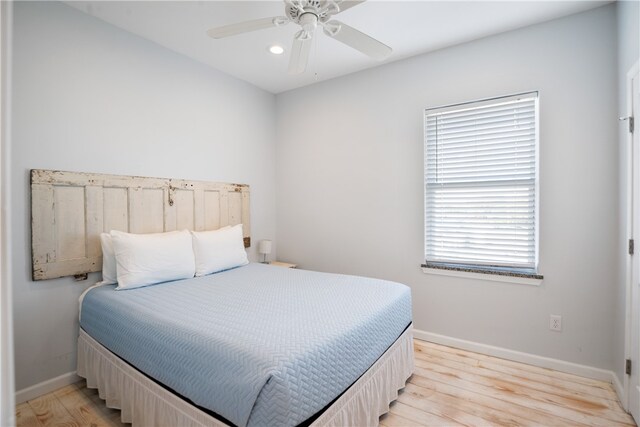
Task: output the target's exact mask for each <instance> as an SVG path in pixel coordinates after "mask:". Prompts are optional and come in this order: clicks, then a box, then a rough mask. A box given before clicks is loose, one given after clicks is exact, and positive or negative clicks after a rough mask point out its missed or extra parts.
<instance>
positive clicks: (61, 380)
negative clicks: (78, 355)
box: [16, 371, 82, 405]
mask: <svg viewBox="0 0 640 427" xmlns="http://www.w3.org/2000/svg"><path fill="white" fill-rule="evenodd" d="M81 379H82V378H80V377H79V376H78V375H76V372H75V371H73V372H69V373H66V374H63V375H60V376H59V377H55V378H52V379H50V380H47V381H43V382H41V383H38V384H35V385H32V386H31V387H27V388H23V389H22V390H19V391H17V392H16V405H19V404H21V403H24V402H26V401H27V400H31V399H35V398H36V397H40V396H42V395H44V394H47V393H51V392H52V391H55V390H57V389H59V388H62V387H64V386H67V385H69V384H73V383H77V382H78V381H80V380H81Z"/></svg>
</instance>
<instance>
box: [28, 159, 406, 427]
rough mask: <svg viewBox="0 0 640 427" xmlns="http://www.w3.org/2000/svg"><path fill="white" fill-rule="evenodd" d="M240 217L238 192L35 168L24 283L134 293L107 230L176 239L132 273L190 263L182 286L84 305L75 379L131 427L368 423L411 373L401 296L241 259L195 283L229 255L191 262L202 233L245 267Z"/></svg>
mask: <svg viewBox="0 0 640 427" xmlns="http://www.w3.org/2000/svg"><path fill="white" fill-rule="evenodd" d="M250 212H251V209H250V204H249V186H248V185H246V184H235V183H220V182H205V181H192V180H183V179H173V178H150V177H139V176H122V175H107V174H96V173H82V172H65V171H50V170H37V169H35V170H32V171H31V216H32V218H31V219H32V221H31V229H32V245H31V247H32V258H33V260H32V274H33V278H34V280H48V279H52V278H57V277H65V276H73V277H75V278H76V280H84V279H86V278H87V277H88V273H91V272H97V271H102V277H103V281H105V282H108V283H116V282H117V283H118V287H120V288H121V287H127V286H128V285H129V286H130V285H132V283H128V284H127V281H128V279H125V278H127V277H128V278H129V279H130V276H128V275H127V274H125V273H123V271H121V267H124V266H125V264H122V263H121V261H123V260H124V258H122V259H120V258H119V259H118V260H117V264H118V268H117V270H116V269H115V264H114V263H115V262H116V260H115V259H114V255H113V253H109V250H105V248H106V247H105V246H104V240H103V237H104V236H103V234H104V233H108V234H109V236H110V238H111V240H112V243H114V242H116V241H119V242H120V243H122V242H123V239H124V240H128V239H130V238H133V237H134V236H138V237H135V239H137V240H142V241H146V240H149V239H151V240H153V241H154V242H160V240H154V239H159V238H160V239H166V238H171V239H174V238H175V239H178V240H179V241H180V242H182V244H183V245H184V247H183V248H182V249H180V250H177V249H176V248H177V246H175V245H174V244H173V243H171V244H170V245H168V246H166V247H164V249H162V250H161V251H160V252H162V254H161V255H162V257H167V258H165V259H166V260H167V263H164V262H163V263H160V264H156V265H155V267H151V268H150V267H148V266H145V267H144V268H142V270H144V271H146V272H152V273H153V275H156V274H160V271H161V270H167V271H164V273H163V274H167V273H169V274H173V273H176V274H177V273H178V270H176V269H173V268H169V267H168V266H167V265H168V264H171V263H172V262H174V261H176V260H177V259H181V258H183V256H184V258H188V257H187V256H186V255H187V254H191V255H194V253H195V258H196V261H195V264H196V268H195V271H192V270H191V269H192V268H193V267H194V265H193V264H190V267H189V271H188V274H187V275H184V276H180V277H179V278H183V279H184V280H174V281H167V280H173V279H167V280H155V282H154V283H157V282H165V283H159V284H154V285H153V286H146V287H139V288H134V289H124V290H118V291H116V290H115V289H114V287H115V285H102V286H97V287H92V288H90V289H88V290H87V291H86V292H85V293H84V294H83V296H82V298H81V302H80V316H81V317H80V335H79V338H78V369H77V372H78V374H79V375H80V376H82V377H84V378H86V380H87V386H88V387H90V388H97V389H98V391H99V395H100V397H101V398H102V399H104V400H105V401H106V404H107V405H108V406H110V407H113V408H118V409H121V411H122V413H121V418H122V420H123V421H125V422H130V423H133V425H134V426H145V427H146V426H172V427H175V426H231V425H235V426H238V427H245V426H248V427H253V426H258V425H265V426H269V425H278V426H281V425H283V426H285V425H290V426H294V425H301V426H307V425H312V426H320V425H323V426H332V425H334V426H345V425H350V426H362V425H377V423H378V418H379V416H380V415H382V414H383V413H385V412H387V411H388V409H389V403H390V402H391V401H393V400H394V399H395V398H396V397H397V393H398V390H399V389H401V388H403V387H404V385H405V382H406V380H407V379H408V378H409V376H410V375H411V373H412V372H413V363H414V362H413V341H412V323H411V294H410V291H409V288H407V287H406V286H404V285H401V284H397V283H392V282H388V281H384V280H374V279H366V278H363V277H355V276H346V275H336V274H327V273H319V272H311V271H304V270H293V269H285V268H281V267H275V266H268V265H263V264H249V265H244V264H245V263H244V262H243V263H240V264H235V265H243V266H241V267H237V268H232V269H229V270H226V271H222V270H224V269H225V268H220V267H218V268H216V269H214V270H215V271H217V272H216V273H215V274H207V275H203V276H202V277H198V276H200V274H199V271H200V270H199V269H200V266H202V265H204V266H205V267H207V266H208V267H210V265H209V262H210V261H211V262H213V264H215V263H216V262H218V261H220V259H222V258H226V257H227V255H229V254H230V252H221V253H218V255H220V254H222V255H224V256H222V257H221V258H219V257H218V255H211V256H204V257H200V256H199V255H198V254H199V253H200V252H199V250H196V248H198V247H200V246H198V245H200V244H204V246H203V247H202V248H204V247H208V246H206V245H207V244H205V243H203V242H206V241H208V240H207V239H209V238H210V237H211V236H212V235H211V233H214V234H215V235H216V236H221V235H222V234H229V233H231V234H233V233H236V237H235V240H234V247H235V249H234V253H237V254H238V255H242V258H243V259H246V261H247V262H248V259H247V254H246V252H245V248H246V247H249V246H250V245H251V221H250V218H249V216H250ZM187 230H188V231H187ZM222 230H227V231H224V232H223V231H222ZM234 230H235V231H234ZM185 233H187V236H188V235H189V234H191V235H192V238H191V237H186V239H187V240H188V242H187V240H185V239H184V238H183V237H184V234H185ZM198 233H203V234H202V235H200V234H198ZM220 233H222V234H220ZM205 235H206V236H209V237H206V236H205ZM118 236H120V237H118ZM127 236H128V237H127ZM141 236H147V237H141ZM154 236H155V237H154ZM160 236H164V237H160ZM167 236H169V237H167ZM170 236H173V237H170ZM198 236H200V237H198ZM125 237H126V239H125ZM203 239H204V240H203ZM216 239H217V238H216ZM216 239H214V240H216ZM151 240H149V241H151ZM178 240H175V241H176V242H178ZM162 241H165V244H166V240H162ZM171 241H172V242H173V240H171ZM196 242H199V243H198V244H196ZM209 243H211V242H209ZM218 243H219V242H218ZM214 246H215V245H214ZM145 247H146V248H147V249H146V250H140V251H138V252H136V251H134V252H135V253H136V254H138V255H141V256H143V258H144V257H145V256H147V255H149V256H150V259H155V257H156V256H157V255H159V254H158V253H156V254H155V255H153V256H151V255H150V254H151V253H152V252H155V251H157V250H159V249H158V246H156V245H155V244H153V245H151V246H145ZM172 251H176V256H175V257H171V256H169V255H168V254H169V253H170V252H172ZM111 252H113V250H111ZM192 252H193V253H192ZM129 255H131V254H129ZM191 255H189V256H191ZM136 256H137V255H136ZM134 258H135V257H134ZM127 259H128V260H129V261H131V259H133V258H131V259H129V258H127ZM158 259H160V258H158ZM203 260H204V263H203V264H201V263H200V261H203ZM156 261H157V260H156ZM123 262H124V261H123ZM176 262H177V261H176ZM190 262H191V261H190ZM109 265H110V266H111V267H110V268H112V269H113V270H112V272H111V274H110V275H109V274H106V273H108V270H109V268H108V266H109ZM131 265H134V266H136V265H137V266H138V267H140V265H138V264H136V263H135V262H133V263H132V264H131ZM131 265H130V266H131ZM185 265H186V264H185ZM208 267H207V268H208ZM229 268H230V267H229ZM185 271H186V270H185ZM116 273H117V274H116ZM121 273H123V274H122V275H121ZM205 273H206V271H205V272H204V273H203V274H205ZM109 276H111V278H113V277H114V276H117V280H111V281H109V280H108V277H109ZM134 276H135V275H134ZM143 276H144V274H143ZM193 276H196V277H193ZM140 284H141V283H137V285H140Z"/></svg>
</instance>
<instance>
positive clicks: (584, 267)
mask: <svg viewBox="0 0 640 427" xmlns="http://www.w3.org/2000/svg"><path fill="white" fill-rule="evenodd" d="M615 25H616V10H615V6H614V5H608V6H605V7H602V8H599V9H595V10H593V11H589V12H585V13H582V14H579V15H574V16H570V17H567V18H562V19H559V20H556V21H551V22H548V23H544V24H540V25H535V26H532V27H528V28H524V29H521V30H517V31H513V32H509V33H504V34H501V35H497V36H492V37H489V38H486V39H482V40H478V41H474V42H471V43H467V44H463V45H459V46H456V47H452V48H448V49H444V50H441V51H437V52H434V53H430V54H426V55H422V56H418V57H414V58H410V59H407V60H403V61H400V62H396V63H392V64H388V65H385V66H382V67H379V68H375V69H371V70H367V71H363V72H359V73H356V74H352V75H348V76H345V77H342V78H337V79H334V80H330V81H327V82H323V83H320V84H316V85H313V86H309V87H306V88H302V89H298V90H294V91H291V92H287V93H284V94H282V95H278V97H277V118H278V128H277V132H278V146H277V160H276V161H277V186H278V192H277V200H278V202H277V206H278V211H277V241H278V253H279V258H280V259H282V260H285V261H291V262H297V263H299V264H300V265H301V267H302V268H309V269H317V270H323V271H331V272H340V273H351V274H360V275H365V276H374V277H380V278H385V279H391V280H395V281H399V282H403V283H406V284H408V285H410V286H411V288H412V291H413V301H414V322H415V327H416V328H419V329H422V330H426V331H430V332H435V333H438V334H443V335H448V336H452V337H456V338H460V339H465V340H470V341H477V342H481V343H485V344H491V345H495V346H500V347H506V348H510V349H514V350H519V351H524V352H528V353H533V354H538V355H542V356H547V357H552V358H557V359H562V360H566V361H571V362H575V363H580V364H585V365H590V366H595V367H599V368H606V369H611V368H612V363H613V362H612V350H611V347H612V343H613V340H612V332H613V329H614V321H613V320H614V299H615V296H614V293H613V292H612V290H613V289H615V286H616V279H617V276H616V269H617V256H616V244H617V242H618V239H617V230H618V193H617V191H616V188H617V185H618V157H617V152H616V150H615V149H614V148H613V147H612V145H613V144H615V138H616V136H615V135H616V132H617V126H618V124H617V116H616V112H617V108H616V106H617V97H616V96H617V91H616V29H615ZM530 90H538V91H540V144H541V146H540V175H541V179H540V186H541V195H540V272H541V273H542V274H543V275H544V277H545V279H544V282H543V284H542V285H541V286H539V287H535V286H528V285H516V284H508V283H497V282H488V281H480V280H470V279H461V278H453V277H442V276H432V275H426V274H424V273H422V271H421V269H420V267H419V266H420V264H421V263H422V262H423V261H424V259H423V232H424V231H423V197H422V194H423V187H422V185H423V184H422V183H423V178H422V174H423V155H422V150H423V139H422V138H423V133H422V128H423V109H424V108H426V107H432V106H438V105H444V104H450V103H456V102H461V101H469V100H475V99H480V98H485V97H492V96H497V95H507V94H512V93H518V92H523V91H530ZM550 314H560V315H562V316H563V328H564V330H563V331H562V333H557V332H552V331H550V330H549V315H550Z"/></svg>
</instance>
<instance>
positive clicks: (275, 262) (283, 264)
mask: <svg viewBox="0 0 640 427" xmlns="http://www.w3.org/2000/svg"><path fill="white" fill-rule="evenodd" d="M269 265H275V266H276V267H284V268H297V267H298V264H290V263H288V262H280V261H271V262H270V263H269Z"/></svg>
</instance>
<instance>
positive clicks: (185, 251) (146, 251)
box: [111, 230, 195, 289]
mask: <svg viewBox="0 0 640 427" xmlns="http://www.w3.org/2000/svg"><path fill="white" fill-rule="evenodd" d="M111 241H112V243H113V250H114V252H115V254H116V262H117V273H118V287H117V288H116V289H129V288H138V287H140V286H146V285H153V284H155V283H161V282H168V281H170V280H180V279H188V278H191V277H193V275H194V274H195V258H194V256H193V247H192V242H191V234H189V232H188V231H187V230H184V231H171V232H168V233H154V234H130V233H123V232H121V231H112V232H111Z"/></svg>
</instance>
